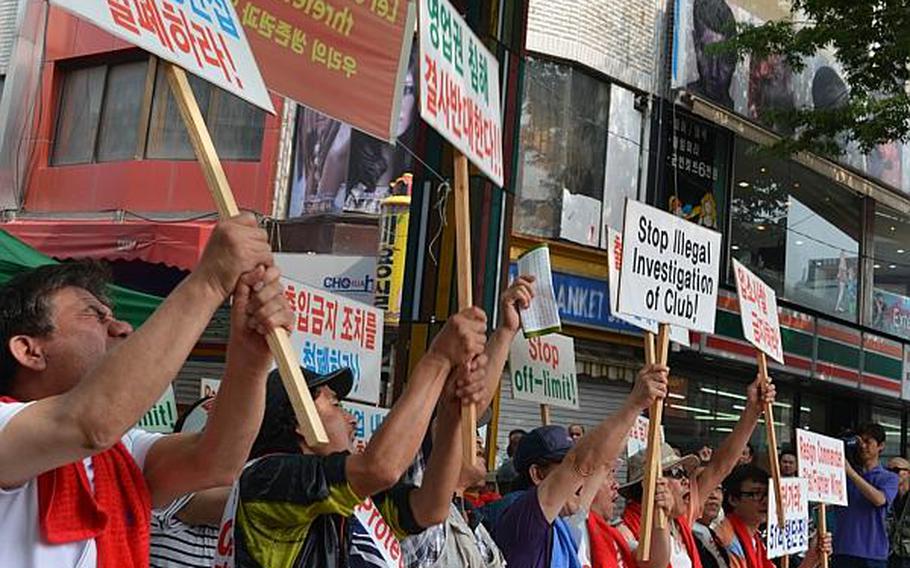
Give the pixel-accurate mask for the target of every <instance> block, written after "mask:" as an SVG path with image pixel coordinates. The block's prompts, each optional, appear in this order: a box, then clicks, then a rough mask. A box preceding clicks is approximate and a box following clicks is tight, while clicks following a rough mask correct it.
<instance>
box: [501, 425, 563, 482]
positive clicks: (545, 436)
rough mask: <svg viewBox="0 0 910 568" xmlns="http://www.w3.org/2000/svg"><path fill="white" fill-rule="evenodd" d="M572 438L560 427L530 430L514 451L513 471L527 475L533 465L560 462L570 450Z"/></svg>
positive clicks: (542, 427)
mask: <svg viewBox="0 0 910 568" xmlns="http://www.w3.org/2000/svg"><path fill="white" fill-rule="evenodd" d="M573 445H574V444H573V443H572V438H570V437H569V432H568V431H567V430H566V429H565V428H563V427H562V426H541V427H540V428H535V429H534V430H531V431H530V432H529V433H528V434H527V435H525V436H524V437H523V438H522V439H521V442H519V443H518V449H516V450H515V470H516V471H517V472H518V474H519V475H522V474H524V475H527V473H528V470H530V469H531V466H532V465H534V464H538V465H539V464H542V463H545V462H560V461H562V460H563V458H565V457H566V454H568V453H569V450H571V449H572V446H573Z"/></svg>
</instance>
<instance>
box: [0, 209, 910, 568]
mask: <svg viewBox="0 0 910 568" xmlns="http://www.w3.org/2000/svg"><path fill="white" fill-rule="evenodd" d="M279 277H280V274H279V271H278V269H277V268H276V267H275V265H274V261H273V258H272V255H271V252H270V248H269V245H268V240H267V238H266V235H265V233H264V232H263V231H262V230H260V229H259V228H257V226H256V222H255V219H254V218H253V217H251V216H241V217H238V218H235V219H233V220H230V221H225V222H222V223H220V224H219V225H218V226H217V228H216V229H215V231H214V233H213V236H212V238H211V240H210V242H209V244H208V246H207V247H206V250H205V252H204V254H203V256H202V258H201V260H200V263H199V266H198V268H197V269H196V270H195V271H194V272H193V273H192V274H191V275H190V276H188V277H187V278H186V279H185V280H184V281H183V283H182V284H180V285H179V286H178V287H177V288H176V289H175V290H174V292H173V293H172V294H171V295H170V296H169V297H168V298H166V299H165V301H164V302H163V303H162V305H161V306H160V307H159V308H158V310H157V311H156V312H155V313H154V314H153V315H152V316H151V317H150V318H149V320H148V321H147V322H146V323H145V324H144V325H143V326H142V327H141V328H140V329H138V330H133V329H132V328H131V327H130V326H129V325H128V324H126V323H124V322H122V321H119V320H117V319H116V318H115V317H114V316H113V314H112V311H111V306H110V303H109V301H108V300H107V295H106V293H105V292H106V284H107V281H106V275H105V273H104V271H103V270H102V269H100V268H99V266H98V265H96V264H91V263H68V264H61V265H53V266H46V267H41V268H38V269H35V270H33V271H31V272H28V273H25V274H22V275H21V276H18V277H17V278H16V279H14V280H13V281H12V282H11V283H9V284H8V285H6V286H5V287H3V288H2V290H0V339H2V341H3V346H4V348H3V349H2V350H0V395H2V399H0V566H4V567H6V566H10V567H13V566H15V567H24V568H37V567H79V568H94V567H102V568H114V567H116V568H138V567H145V566H154V567H163V568H172V567H197V566H198V567H202V566H218V567H228V566H229V567H238V568H266V567H277V566H280V567H304V566H307V567H308V566H314V567H342V566H345V567H346V566H350V567H366V566H389V565H393V566H407V567H409V568H418V567H420V568H430V567H434V568H445V567H452V568H460V567H465V568H480V567H500V566H506V565H508V566H516V567H528V568H550V567H554V568H555V567H559V568H562V567H568V568H575V567H578V568H581V567H582V566H590V567H594V568H606V567H609V568H665V567H668V566H669V567H671V568H771V567H772V563H771V561H770V560H769V559H768V558H767V552H766V550H765V547H764V544H763V543H764V539H763V537H762V531H763V530H764V526H765V524H766V522H767V517H768V485H769V476H768V473H767V472H766V471H765V470H764V469H762V468H761V467H759V465H758V463H757V462H758V460H757V456H756V453H755V450H754V448H753V447H752V446H751V444H750V442H749V440H750V438H751V437H752V435H753V432H754V431H755V428H756V426H757V425H758V423H759V421H760V418H761V416H762V409H763V408H764V406H765V405H766V404H768V403H772V402H773V401H774V399H775V389H774V386H773V385H771V384H767V383H765V382H763V381H761V380H756V381H755V382H753V383H752V384H751V385H749V386H748V388H747V389H746V397H747V401H746V403H745V407H744V410H743V411H742V414H741V416H740V418H739V420H738V422H737V423H736V425H735V427H734V428H733V429H732V431H731V432H730V433H729V435H728V436H727V437H726V438H725V439H724V440H723V441H721V443H720V444H718V445H717V446H716V447H715V448H711V447H709V446H704V447H700V448H699V449H698V450H697V451H695V452H693V453H691V454H689V453H687V454H685V455H683V454H682V453H681V452H679V451H678V449H676V448H673V447H671V446H670V445H668V444H667V443H663V444H662V446H661V448H660V464H661V475H660V477H659V479H658V480H657V484H656V486H657V487H656V492H655V498H654V502H653V505H654V506H655V507H656V508H657V509H658V510H660V511H661V512H663V514H664V515H665V516H666V518H667V519H668V520H669V522H668V523H666V526H665V527H659V526H658V525H656V524H655V526H654V527H653V530H652V531H650V535H651V536H650V543H649V544H650V551H651V552H650V558H649V559H648V560H647V561H643V562H640V561H638V560H637V554H636V551H637V548H638V546H639V541H640V539H641V538H642V535H643V534H644V533H645V531H643V530H642V529H643V527H642V509H643V500H644V494H645V491H644V490H643V477H644V471H645V468H646V456H645V452H644V451H642V452H639V453H637V454H634V455H631V456H626V457H625V463H624V466H625V467H624V469H625V471H626V477H625V479H617V478H616V475H615V471H616V466H617V463H618V459H620V458H621V457H622V454H624V452H625V448H626V439H627V436H628V434H629V432H630V430H631V428H632V427H633V425H634V423H635V421H636V419H637V417H638V416H639V415H640V414H641V413H642V412H643V411H644V410H645V409H647V408H648V407H650V406H651V405H652V404H653V403H655V402H656V401H659V400H661V399H663V398H664V397H665V396H666V395H667V392H668V391H667V389H668V373H669V369H668V368H667V367H665V366H661V365H646V366H645V367H644V368H643V369H642V370H641V371H640V372H639V373H638V376H637V378H636V379H635V381H634V385H633V386H632V390H631V393H630V394H629V395H628V397H627V398H626V399H625V401H624V402H623V404H622V405H621V406H620V408H619V409H618V410H617V411H616V412H614V413H613V414H612V415H610V416H607V417H606V418H605V419H604V420H603V421H601V422H600V423H599V424H596V425H588V427H587V428H586V427H585V426H583V425H581V424H571V425H569V426H568V427H567V428H564V427H562V426H555V425H549V426H543V427H540V428H536V429H533V430H531V431H528V432H526V431H523V430H515V431H512V432H510V433H509V436H508V439H509V443H508V448H507V450H506V453H507V459H506V461H505V462H504V463H503V464H502V466H501V467H500V468H498V470H497V471H496V472H495V473H493V474H489V475H488V472H487V471H486V469H485V467H484V465H483V460H482V459H478V460H476V461H475V462H473V463H472V462H470V461H469V460H468V461H465V460H463V459H462V448H461V437H460V436H461V419H462V415H461V409H462V407H463V405H465V404H475V405H477V408H478V414H483V410H484V409H486V408H487V407H488V406H489V405H490V404H491V401H492V398H493V393H495V392H496V391H497V390H498V389H499V381H500V379H501V377H502V372H503V369H504V367H505V364H506V361H507V358H508V354H509V347H510V345H511V343H512V340H513V339H514V337H515V335H516V334H517V333H518V332H519V330H520V327H521V321H520V317H519V313H520V310H521V308H524V307H527V306H528V305H529V304H530V302H531V300H532V298H533V297H534V284H535V283H534V280H533V278H531V277H526V276H519V277H518V278H516V280H515V281H514V283H513V284H512V285H511V286H510V287H509V288H508V289H507V290H506V291H505V293H504V294H503V296H502V299H501V304H500V310H499V312H500V321H499V322H498V325H497V326H496V327H495V329H494V331H493V332H492V333H490V334H488V333H487V327H488V325H487V320H486V315H485V314H484V312H483V311H481V310H479V309H477V308H471V309H467V310H463V311H461V312H459V313H457V314H455V315H453V316H452V317H450V318H449V319H448V321H447V322H446V323H445V325H444V326H442V328H441V330H440V331H439V333H438V334H437V335H436V336H435V338H434V339H433V341H432V343H431V344H430V346H429V348H428V349H427V351H426V353H425V354H424V356H423V357H422V358H421V359H420V361H419V362H418V363H417V364H416V365H415V366H414V368H413V370H412V372H411V375H410V377H409V378H408V381H407V383H406V387H405V389H404V391H403V393H402V395H401V396H400V397H399V399H398V400H397V401H396V403H395V405H394V406H393V408H392V409H391V411H390V412H389V414H388V417H387V418H386V420H385V422H384V423H383V425H382V427H381V428H380V429H379V430H378V431H377V432H376V433H375V435H374V436H373V438H372V439H371V440H370V441H369V443H368V444H367V445H366V447H365V449H364V450H363V451H362V452H360V453H355V452H354V451H353V448H354V446H353V431H354V421H353V418H352V417H351V416H350V415H349V414H348V413H346V412H345V411H344V410H343V408H342V407H341V406H340V402H341V401H343V400H344V398H345V397H346V396H347V394H348V393H349V392H350V390H351V388H352V383H353V380H354V378H353V374H352V372H351V371H350V370H349V369H339V370H337V371H334V372H332V373H329V374H323V375H320V374H317V373H313V372H310V371H304V377H305V380H306V386H307V388H308V389H309V391H310V393H311V395H312V397H313V399H314V401H315V406H316V410H317V412H318V415H319V417H320V419H321V420H322V423H323V425H324V426H325V430H326V432H327V435H328V438H329V443H328V444H327V445H321V446H312V445H310V444H309V443H308V442H307V441H306V439H305V437H304V436H303V435H302V430H301V426H300V425H299V424H298V423H297V420H296V418H295V414H294V410H293V406H292V404H291V402H290V397H289V395H288V393H287V392H286V391H285V388H284V386H283V384H282V382H281V380H280V378H279V376H278V374H277V372H275V371H270V368H271V365H272V359H271V355H270V351H269V348H268V344H267V342H266V340H265V336H266V335H267V334H268V332H269V331H270V330H272V329H279V330H280V329H289V328H290V325H291V321H292V315H291V311H290V309H289V306H288V305H287V300H286V299H285V297H284V295H283V291H282V288H281V285H280V281H279ZM231 296H232V298H233V299H232V304H231V333H230V341H229V345H228V352H227V364H226V371H225V375H224V379H223V383H222V386H221V389H220V391H219V393H218V395H217V398H216V399H215V401H214V405H213V408H212V410H211V413H210V415H209V418H208V421H207V422H206V424H205V426H204V428H199V429H197V430H196V431H182V432H179V433H175V434H170V435H160V434H150V433H146V432H142V431H141V430H137V429H135V428H134V427H133V426H134V425H135V424H136V422H137V421H138V420H139V418H140V417H141V416H142V415H143V414H144V413H145V412H146V411H147V410H148V408H149V407H151V406H152V405H153V404H154V403H155V401H156V400H157V399H158V397H159V396H160V394H161V392H162V391H163V390H164V389H165V388H166V387H167V385H168V384H169V383H170V382H171V381H172V380H173V379H174V377H175V376H176V375H177V372H178V370H179V369H180V367H181V365H182V364H183V362H184V361H185V359H186V357H187V356H188V355H189V352H190V350H191V349H192V347H193V345H194V344H195V343H196V341H197V340H198V338H199V336H200V335H201V333H202V331H203V329H204V328H205V326H206V324H207V322H208V320H209V318H211V316H212V314H213V313H214V311H215V310H216V309H217V308H218V307H219V306H220V305H221V304H222V303H223V302H224V301H225V300H226V299H228V298H229V297H231ZM884 441H885V433H884V431H883V430H882V428H881V427H880V426H877V425H874V424H871V425H865V426H862V427H861V428H859V429H858V430H857V452H856V459H855V460H852V461H853V463H851V464H848V465H847V466H846V475H847V478H848V493H849V506H847V507H845V508H841V509H838V510H837V511H836V513H835V515H836V519H832V523H830V524H831V525H832V526H834V527H835V530H834V535H833V538H832V536H831V535H830V534H827V533H826V534H813V535H812V542H811V544H810V546H809V549H808V551H807V552H806V553H805V554H804V555H803V556H802V557H800V558H799V559H798V564H793V566H794V567H796V566H798V567H799V568H815V567H816V566H818V565H819V563H820V561H821V558H822V555H823V554H832V553H833V556H832V559H831V560H832V566H834V568H883V567H884V566H885V564H887V563H888V561H889V557H890V559H891V561H892V563H894V566H895V567H897V566H904V564H905V563H907V564H910V515H907V507H906V500H907V493H908V489H910V462H907V461H906V460H903V459H901V458H896V459H894V460H892V461H891V462H889V465H888V468H883V467H881V466H880V465H879V460H880V455H881V452H882V450H883V448H884ZM483 454H484V452H483V448H482V447H478V456H482V455H483ZM780 463H781V471H782V473H783V474H784V475H795V474H796V473H797V463H796V456H795V455H794V454H793V452H792V451H791V450H786V449H785V450H784V451H783V452H782V454H781V456H780ZM620 497H621V498H622V502H624V506H623V508H622V510H621V511H620V510H619V509H618V508H617V504H618V503H620ZM892 503H894V506H893V507H892V506H891V505H892ZM833 521H836V523H835V522H833ZM377 527H378V528H377Z"/></svg>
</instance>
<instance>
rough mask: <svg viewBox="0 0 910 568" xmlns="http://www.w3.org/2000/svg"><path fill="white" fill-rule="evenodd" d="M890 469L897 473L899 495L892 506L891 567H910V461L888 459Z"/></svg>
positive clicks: (889, 527)
mask: <svg viewBox="0 0 910 568" xmlns="http://www.w3.org/2000/svg"><path fill="white" fill-rule="evenodd" d="M888 471H890V472H891V473H894V474H897V476H898V479H899V481H898V486H897V497H896V498H895V499H894V504H893V505H892V507H891V516H890V522H889V523H888V534H889V537H890V541H891V549H890V551H889V552H890V555H889V556H888V566H889V568H910V515H907V494H908V492H910V461H907V460H905V459H904V458H899V457H894V458H891V459H890V460H888Z"/></svg>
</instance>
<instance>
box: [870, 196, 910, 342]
mask: <svg viewBox="0 0 910 568" xmlns="http://www.w3.org/2000/svg"><path fill="white" fill-rule="evenodd" d="M873 227H874V228H873V231H874V252H873V253H872V254H873V265H872V268H873V270H872V275H873V276H872V305H871V309H870V314H869V316H868V319H867V321H868V322H869V324H870V325H871V326H872V327H874V328H875V329H878V330H881V331H884V332H887V333H893V334H895V335H899V336H901V337H904V338H906V339H910V217H908V216H907V215H905V214H903V213H899V212H898V211H895V210H894V209H891V208H888V207H885V206H884V205H880V204H876V207H875V221H874V225H873Z"/></svg>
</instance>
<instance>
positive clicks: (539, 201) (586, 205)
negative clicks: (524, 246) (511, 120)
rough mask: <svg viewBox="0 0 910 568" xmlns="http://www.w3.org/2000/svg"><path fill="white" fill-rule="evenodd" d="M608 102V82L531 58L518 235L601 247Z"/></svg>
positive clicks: (524, 116)
mask: <svg viewBox="0 0 910 568" xmlns="http://www.w3.org/2000/svg"><path fill="white" fill-rule="evenodd" d="M609 103H610V85H609V84H607V83H605V82H603V81H600V80H598V79H595V78H594V77H592V76H590V75H588V74H586V73H584V72H582V71H580V70H578V69H574V68H572V67H570V66H568V65H564V64H562V63H556V62H552V61H546V60H541V59H534V58H529V59H528V62H527V67H526V74H525V92H524V101H523V104H522V112H521V138H520V142H519V153H520V165H519V172H518V184H517V187H518V189H517V201H516V204H517V206H516V209H515V228H516V230H517V231H518V232H519V233H524V234H529V235H536V236H542V237H551V238H556V237H560V236H562V237H564V238H568V239H570V240H573V241H576V242H581V243H584V244H591V245H594V246H597V245H599V242H600V230H601V228H600V225H601V224H602V201H603V197H604V170H605V165H606V159H607V122H608V116H609V106H610V105H609ZM563 220H566V221H565V222H563ZM569 220H571V222H570V221H569Z"/></svg>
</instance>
